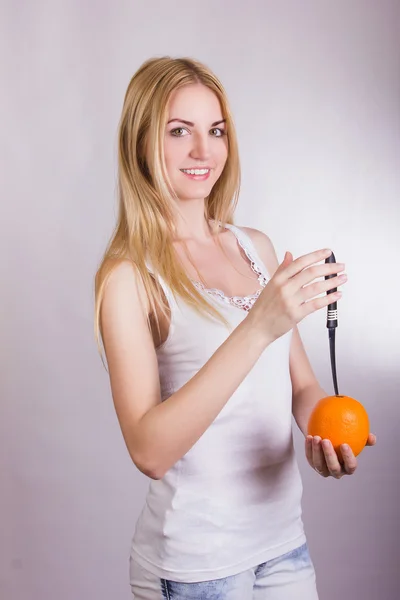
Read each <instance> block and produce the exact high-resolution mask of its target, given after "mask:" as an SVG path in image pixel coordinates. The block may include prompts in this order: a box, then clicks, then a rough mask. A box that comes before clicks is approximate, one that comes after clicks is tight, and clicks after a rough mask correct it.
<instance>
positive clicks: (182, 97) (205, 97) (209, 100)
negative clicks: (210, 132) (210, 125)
mask: <svg viewBox="0 0 400 600" xmlns="http://www.w3.org/2000/svg"><path fill="white" fill-rule="evenodd" d="M168 118H169V119H185V120H187V121H193V122H196V119H197V120H202V119H205V120H207V121H217V120H218V119H222V118H223V117H222V109H221V105H220V102H219V99H218V97H217V96H216V94H215V93H214V92H213V91H212V90H210V89H209V88H208V87H206V86H205V85H202V84H197V83H196V84H191V85H185V86H184V87H182V88H179V89H178V90H176V91H175V92H173V93H172V95H171V98H170V101H169V104H168Z"/></svg>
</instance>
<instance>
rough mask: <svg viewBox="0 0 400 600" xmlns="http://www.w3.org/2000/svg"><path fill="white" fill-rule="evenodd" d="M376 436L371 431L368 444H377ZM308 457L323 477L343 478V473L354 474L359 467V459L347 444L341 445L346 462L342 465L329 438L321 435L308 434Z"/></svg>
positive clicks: (312, 465) (306, 443) (306, 442)
mask: <svg viewBox="0 0 400 600" xmlns="http://www.w3.org/2000/svg"><path fill="white" fill-rule="evenodd" d="M375 444H376V436H375V435H374V434H373V433H370V434H369V436H368V440H367V443H366V446H375ZM305 445H306V457H307V460H308V462H309V464H310V465H311V467H312V468H313V469H314V470H315V471H316V472H317V473H318V474H319V475H322V477H334V478H335V479H341V478H342V477H343V475H353V473H354V471H355V470H356V469H357V459H356V457H355V456H354V454H353V451H352V449H351V448H350V446H348V445H347V444H342V445H341V446H340V451H341V453H342V456H343V460H344V463H343V464H342V465H341V464H340V462H339V459H338V456H337V454H336V452H335V450H334V448H333V446H332V443H331V442H330V441H329V440H325V439H324V440H321V438H320V437H319V436H314V437H313V436H312V435H308V436H307V437H306V441H305Z"/></svg>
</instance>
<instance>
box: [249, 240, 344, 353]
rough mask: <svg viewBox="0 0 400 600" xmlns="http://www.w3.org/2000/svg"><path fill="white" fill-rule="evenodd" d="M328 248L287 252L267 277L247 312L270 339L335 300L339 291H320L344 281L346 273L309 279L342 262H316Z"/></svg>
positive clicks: (330, 271) (337, 268) (336, 268)
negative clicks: (267, 279)
mask: <svg viewBox="0 0 400 600" xmlns="http://www.w3.org/2000/svg"><path fill="white" fill-rule="evenodd" d="M331 254H332V251H331V250H317V251H315V252H311V253H309V254H305V255H304V256H300V257H299V258H297V259H296V260H293V256H292V254H291V253H290V252H286V254H285V258H284V259H283V262H282V263H281V264H280V265H279V267H278V269H277V270H276V272H275V273H274V275H273V277H271V279H270V280H269V282H268V283H267V285H266V286H265V288H264V289H263V291H262V292H261V294H260V296H259V297H258V299H257V301H256V302H255V304H254V306H253V308H252V309H251V310H250V312H249V314H248V318H250V320H251V322H252V324H253V326H255V327H256V329H257V331H258V332H260V331H261V332H262V333H263V334H265V336H266V340H267V341H268V343H271V342H273V341H274V340H276V339H277V338H279V337H281V336H282V335H284V334H285V333H287V332H288V331H289V330H290V329H292V328H293V327H294V326H295V325H297V323H299V322H300V321H301V320H302V319H304V317H306V316H307V315H309V314H311V313H313V312H315V311H317V310H320V309H321V308H324V307H325V306H328V304H331V303H333V302H336V301H337V300H339V298H340V297H341V293H340V292H337V293H331V294H329V295H328V294H327V295H325V296H322V297H319V298H316V296H319V294H321V293H323V292H327V291H329V290H331V289H333V288H336V287H338V286H339V285H343V284H344V283H345V282H346V280H347V277H346V275H341V276H336V277H332V278H331V279H326V280H325V279H324V280H322V281H318V282H315V283H312V282H313V281H314V280H315V279H317V278H319V277H325V275H332V274H337V273H340V272H341V271H343V270H344V266H345V265H344V264H343V263H325V262H324V263H323V264H320V265H319V264H316V263H318V262H320V261H321V260H323V261H325V259H326V258H328V256H330V255H331Z"/></svg>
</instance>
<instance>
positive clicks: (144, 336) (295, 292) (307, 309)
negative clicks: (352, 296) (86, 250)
mask: <svg viewBox="0 0 400 600" xmlns="http://www.w3.org/2000/svg"><path fill="white" fill-rule="evenodd" d="M326 256H327V254H326V253H325V254H324V253H323V251H318V252H313V253H311V254H308V255H305V256H303V257H300V258H299V259H297V260H295V261H293V262H290V263H289V264H288V262H287V261H286V262H285V261H283V263H282V264H281V265H280V266H279V268H278V270H277V271H276V273H275V274H274V276H273V277H272V278H271V280H270V281H269V282H268V284H267V285H266V287H265V288H264V290H263V292H262V293H261V294H260V296H259V298H258V300H257V302H256V303H255V305H254V306H253V308H252V309H251V311H250V312H249V313H248V315H247V316H246V318H245V319H244V320H243V321H242V322H241V323H240V325H239V326H238V327H236V328H235V329H234V330H233V332H232V333H231V334H230V335H229V337H228V338H227V339H226V340H225V342H224V343H223V344H221V346H220V347H219V348H218V349H217V350H216V351H215V352H214V354H213V355H212V356H211V357H210V359H209V360H208V361H207V362H206V363H205V365H204V366H203V367H202V368H201V369H200V370H199V371H198V372H197V373H196V375H194V376H193V377H192V378H191V379H190V380H189V381H188V382H187V383H186V384H185V385H183V386H182V387H181V388H180V389H179V390H178V391H177V392H175V393H174V394H172V395H171V396H170V397H169V398H167V399H166V400H165V401H164V402H161V396H160V384H159V374H158V364H157V356H156V351H155V348H154V343H153V337H152V334H151V331H150V330H149V327H148V325H147V316H146V315H147V312H148V310H149V304H148V300H147V298H146V294H145V291H144V287H143V284H142V283H141V282H140V278H139V277H138V274H137V272H136V270H135V269H134V267H133V266H132V265H130V264H129V263H127V262H124V263H121V264H120V265H119V266H118V267H117V268H116V269H115V270H114V271H113V273H112V275H111V276H110V279H109V281H108V284H107V286H106V290H105V295H104V299H103V304H102V308H101V323H102V329H103V340H104V348H105V352H106V357H107V363H108V368H109V375H110V385H111V391H112V396H113V400H114V406H115V410H116V413H117V417H118V420H119V424H120V427H121V431H122V434H123V437H124V440H125V443H126V446H127V448H128V451H129V454H130V456H131V458H132V460H133V462H134V463H135V465H136V466H137V467H138V469H139V470H140V471H142V472H143V473H145V474H146V475H148V476H149V477H151V478H152V479H160V478H161V477H162V476H163V475H164V473H165V472H166V471H167V470H168V469H169V468H170V467H172V465H174V464H175V463H176V462H177V461H178V460H179V459H180V458H182V456H184V455H185V454H186V453H187V452H188V451H189V450H190V448H191V447H192V446H193V445H194V444H195V443H196V442H197V440H198V439H199V438H200V437H201V436H202V434H203V433H204V432H205V431H206V430H207V428H208V427H209V426H210V425H211V423H212V422H213V421H214V419H215V418H216V417H217V415H218V414H219V413H220V411H221V410H222V409H223V407H224V406H225V404H226V403H227V402H228V400H229V398H230V397H231V396H232V394H233V393H234V392H235V390H236V389H237V388H238V387H239V385H240V384H241V382H242V381H243V380H244V378H245V377H246V375H247V374H248V373H249V372H250V370H251V369H252V367H253V366H254V364H255V363H256V361H257V360H258V358H259V357H260V355H261V353H262V352H263V351H264V350H265V349H266V347H267V346H268V345H269V344H270V343H272V342H273V341H274V340H275V339H277V338H278V337H280V336H281V335H283V334H284V333H286V332H287V331H289V330H290V329H291V328H292V327H293V326H294V325H296V324H297V323H298V322H299V321H300V320H301V319H302V318H304V316H306V315H307V314H310V313H311V312H314V311H315V310H319V309H320V308H322V307H323V306H327V304H328V303H330V302H333V301H334V295H333V294H331V295H330V297H329V299H328V298H327V296H324V297H322V298H321V297H320V298H315V299H313V300H310V301H309V302H306V304H304V302H305V300H309V299H310V298H313V297H314V296H316V295H318V294H320V293H322V292H323V291H327V290H328V289H332V288H333V287H337V286H338V285H340V284H339V283H338V282H337V281H336V278H332V279H329V280H327V281H322V282H319V283H315V284H314V285H311V286H307V290H308V291H305V289H304V288H303V286H304V285H306V284H307V283H310V282H311V281H312V280H313V279H315V278H316V277H321V276H323V275H327V274H332V273H337V272H338V271H339V270H342V269H341V268H340V267H341V265H335V263H333V264H323V265H314V263H316V262H318V261H321V260H323V259H324V258H326ZM311 265H313V266H311ZM305 267H310V268H305ZM199 399H201V401H199Z"/></svg>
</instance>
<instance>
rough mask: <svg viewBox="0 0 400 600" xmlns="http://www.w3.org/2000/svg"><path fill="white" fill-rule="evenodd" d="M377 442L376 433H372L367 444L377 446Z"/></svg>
mask: <svg viewBox="0 0 400 600" xmlns="http://www.w3.org/2000/svg"><path fill="white" fill-rule="evenodd" d="M375 444H376V435H375V434H373V433H370V434H369V436H368V439H367V443H366V446H375Z"/></svg>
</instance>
